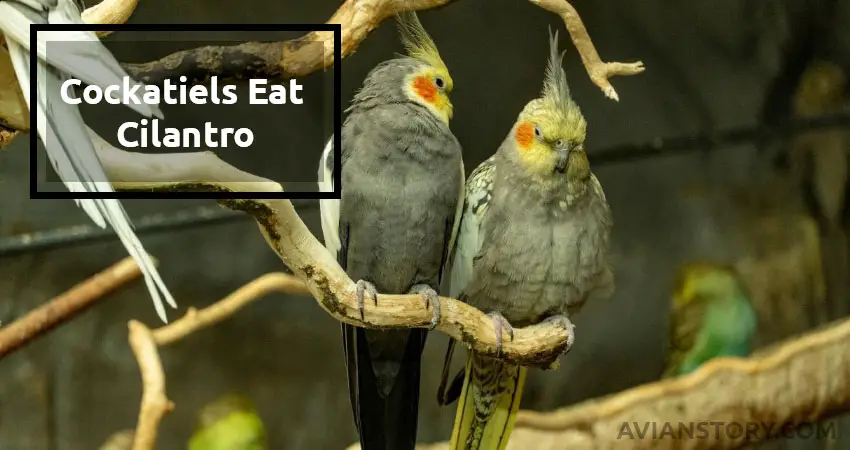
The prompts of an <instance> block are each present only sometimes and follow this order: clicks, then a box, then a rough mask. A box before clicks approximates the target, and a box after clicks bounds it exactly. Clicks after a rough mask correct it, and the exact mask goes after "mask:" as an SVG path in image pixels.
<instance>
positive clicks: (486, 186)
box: [449, 156, 496, 298]
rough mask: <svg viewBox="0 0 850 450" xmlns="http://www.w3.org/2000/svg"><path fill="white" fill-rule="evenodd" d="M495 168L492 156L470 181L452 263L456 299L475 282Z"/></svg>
mask: <svg viewBox="0 0 850 450" xmlns="http://www.w3.org/2000/svg"><path fill="white" fill-rule="evenodd" d="M495 170H496V166H495V165H494V156H491V157H490V158H488V159H487V160H486V161H484V162H482V163H481V164H480V165H479V166H478V167H476V168H475V170H473V171H472V174H470V175H469V180H468V181H467V182H466V189H465V199H464V202H463V216H462V218H461V220H460V229H459V231H458V234H457V243H456V245H455V247H454V252H453V256H452V262H451V285H450V289H449V295H450V296H451V297H453V298H458V296H459V295H460V294H461V293H462V292H463V290H464V289H465V288H466V286H467V285H468V284H469V282H470V281H472V275H473V263H474V260H475V256H476V255H477V254H478V252H479V251H480V250H481V237H482V236H481V233H480V231H481V223H482V221H483V219H484V217H485V215H486V214H487V210H488V207H489V205H490V198H491V196H492V193H493V177H494V175H495Z"/></svg>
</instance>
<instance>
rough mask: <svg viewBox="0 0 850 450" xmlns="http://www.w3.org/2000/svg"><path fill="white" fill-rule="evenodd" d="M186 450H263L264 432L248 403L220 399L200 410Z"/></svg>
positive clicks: (238, 398) (234, 397)
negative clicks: (196, 425) (196, 424)
mask: <svg viewBox="0 0 850 450" xmlns="http://www.w3.org/2000/svg"><path fill="white" fill-rule="evenodd" d="M189 450H266V430H265V427H264V426H263V421H262V419H260V416H259V415H258V414H257V410H256V409H255V408H254V405H253V404H252V403H251V401H250V400H248V399H246V398H244V397H241V396H238V395H227V396H223V397H220V398H218V399H216V400H215V401H213V402H211V403H208V404H206V405H204V407H203V408H201V411H200V413H199V414H198V429H197V430H196V431H195V434H193V435H192V438H191V440H190V441H189Z"/></svg>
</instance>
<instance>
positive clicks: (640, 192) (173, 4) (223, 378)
mask: <svg viewBox="0 0 850 450" xmlns="http://www.w3.org/2000/svg"><path fill="white" fill-rule="evenodd" d="M339 4H340V3H339V1H331V0H309V1H308V0H299V1H296V0H287V1H267V0H242V1H240V2H236V3H234V2H230V1H225V0H206V1H203V2H202V1H197V0H143V1H142V2H141V3H140V5H139V7H138V9H137V10H136V12H135V14H134V15H133V16H132V18H131V20H130V23H136V24H143V23H175V24H178V23H246V24H248V23H258V22H259V23H319V22H324V21H325V20H327V19H328V18H329V17H330V16H331V15H332V14H333V12H334V11H335V9H336V8H337V7H338V6H339ZM89 6H91V2H89ZM575 7H576V8H577V9H578V11H579V13H580V14H581V16H582V18H583V20H584V23H585V25H586V26H587V29H588V31H589V33H590V36H591V38H592V39H593V41H594V43H595V45H596V48H597V50H598V51H599V53H600V55H601V57H602V58H603V59H604V60H606V61H622V62H630V61H637V60H642V61H643V62H644V64H645V66H646V72H644V73H643V74H640V75H637V76H633V77H619V78H614V79H612V82H613V84H614V86H615V88H616V89H617V92H618V93H619V96H620V99H621V100H620V102H619V103H616V102H613V101H611V100H608V99H606V98H605V97H604V96H603V95H602V93H601V91H600V90H599V89H598V88H597V87H596V86H594V85H593V84H592V83H591V82H590V80H589V78H588V76H587V74H586V72H585V69H584V67H582V65H581V61H580V59H579V57H578V55H577V53H576V50H575V48H574V47H573V46H572V44H571V43H570V42H569V40H568V37H567V34H566V32H565V27H564V25H563V23H562V22H561V21H560V20H559V19H558V18H557V17H556V16H554V15H552V14H550V13H548V12H546V11H544V10H542V9H540V8H538V7H536V6H534V5H532V4H531V3H529V2H526V1H522V0H463V1H457V2H453V3H452V4H450V5H449V6H447V7H445V8H442V9H439V10H434V11H425V12H422V13H420V17H421V19H422V22H423V23H424V25H425V27H426V28H427V29H428V31H429V32H430V33H431V34H432V36H433V37H434V39H435V41H436V43H437V45H438V47H439V48H440V51H441V53H442V55H443V58H444V60H445V61H446V63H447V65H448V67H449V68H450V70H451V73H452V75H453V78H454V81H455V86H456V87H455V90H454V92H453V95H452V99H453V103H454V105H455V119H454V121H453V123H452V129H453V130H454V132H455V134H456V135H457V136H458V139H459V140H460V142H461V144H462V145H463V147H464V159H465V164H466V167H467V171H471V170H472V168H473V167H475V166H476V165H477V164H478V163H480V162H481V161H482V160H484V159H485V158H486V157H488V156H489V155H491V154H492V153H493V152H494V151H495V149H496V148H497V147H498V145H499V143H500V142H501V141H502V140H503V139H504V137H505V136H506V134H507V132H508V130H509V128H510V126H511V125H512V124H513V122H514V120H515V118H516V116H517V114H518V113H519V111H520V109H521V108H522V106H523V105H524V104H525V103H526V102H527V101H528V100H530V99H531V98H533V97H535V96H536V95H537V94H538V92H539V90H540V86H541V81H542V78H543V70H544V66H545V60H546V55H547V52H548V48H547V41H546V38H547V27H553V28H554V29H558V30H561V32H560V36H561V38H560V39H561V47H562V48H566V49H567V56H566V58H565V68H566V70H567V73H568V75H569V79H570V83H571V88H572V92H573V96H574V98H575V100H576V101H577V102H578V104H579V105H580V106H581V108H582V110H583V112H584V115H585V117H586V118H587V121H588V151H589V154H590V159H591V164H592V166H593V169H594V171H595V173H596V174H597V176H598V177H599V179H600V180H601V182H602V184H603V186H604V188H605V192H606V194H607V197H608V201H609V202H610V204H611V208H612V210H613V214H614V219H615V228H614V235H613V249H612V255H611V260H612V263H613V265H614V269H615V274H616V278H617V292H616V294H615V295H614V296H613V297H611V298H610V299H608V300H605V301H600V302H597V303H593V304H589V305H587V306H586V307H585V309H584V310H583V311H582V313H581V314H580V315H579V316H578V317H577V318H576V319H575V320H574V322H575V323H576V327H577V341H576V345H575V346H574V348H573V350H572V351H571V352H570V354H569V356H568V357H564V358H562V365H561V368H560V369H559V370H557V371H549V372H542V371H534V372H533V373H532V374H531V375H530V378H529V382H528V383H529V384H528V387H527V391H526V395H525V397H524V398H523V400H522V407H523V408H525V409H535V410H550V409H554V408H557V407H562V406H565V405H570V404H574V403H576V402H579V401H582V400H586V399H590V398H594V397H598V396H601V395H605V394H610V393H614V392H617V391H620V390H623V389H627V388H629V387H633V386H636V385H639V384H642V383H647V382H651V381H654V380H657V379H658V378H659V377H660V375H661V372H662V370H663V365H664V361H665V351H666V342H667V339H668V338H667V334H668V323H669V316H670V302H671V300H670V299H671V289H672V287H673V282H674V277H675V274H676V271H677V270H678V268H679V267H680V266H681V265H682V264H684V263H687V262H690V261H695V260H712V261H719V262H723V263H727V264H733V265H735V266H736V267H738V269H739V270H740V271H741V273H742V275H743V277H744V279H745V280H746V282H747V284H748V288H749V289H750V291H751V292H752V300H753V304H754V307H755V309H756V312H757V314H758V317H759V329H758V335H757V341H756V342H757V346H758V347H761V346H764V345H768V344H770V343H773V342H776V341H777V340H780V339H783V338H785V337H789V336H792V335H796V334H799V333H801V332H804V331H805V330H808V329H811V328H814V327H817V326H820V325H821V324H823V323H826V322H828V321H832V320H836V319H838V318H841V317H843V316H846V315H847V314H848V311H850V300H848V287H850V285H848V283H850V277H848V259H847V252H848V243H847V240H846V238H845V233H846V232H847V224H848V223H847V220H846V216H847V214H846V211H847V209H846V208H845V203H846V200H845V195H844V194H845V186H846V181H847V152H848V151H850V139H848V134H850V120H847V117H846V116H845V117H844V119H843V120H832V122H833V125H836V124H837V126H832V127H829V128H824V127H821V128H818V129H817V130H815V131H811V130H810V131H808V132H805V133H800V132H795V130H796V129H797V128H798V127H796V126H792V125H789V123H788V122H786V121H788V120H797V121H799V120H804V119H810V118H812V117H820V116H824V115H834V114H836V113H839V112H841V111H844V112H845V113H846V112H847V111H848V109H847V105H848V103H847V101H848V95H847V89H848V87H847V86H845V84H844V79H845V77H846V74H848V73H850V28H848V27H847V26H846V24H847V23H850V2H840V1H835V0H810V1H807V2H795V1H792V0H777V1H772V2H767V1H759V0H718V1H715V2H673V1H668V0H646V1H641V2H628V1H621V0H606V1H601V2H600V1H597V2H590V1H576V2H575ZM842 25H843V26H842ZM117 35H120V33H118V34H117ZM117 35H116V37H117ZM110 39H112V38H110ZM398 51H401V45H400V44H399V42H398V40H397V35H396V31H395V26H394V24H393V23H392V21H388V22H385V23H384V24H383V25H381V26H380V27H379V28H378V29H376V30H375V31H374V32H373V33H372V34H371V35H370V36H369V37H368V38H367V39H366V40H365V41H364V42H363V43H362V44H361V45H360V47H359V49H358V51H357V52H356V53H355V54H353V55H351V56H349V57H348V58H346V59H345V60H344V62H343V65H344V71H343V75H342V79H343V91H342V98H343V106H345V105H346V104H347V103H348V101H349V99H350V98H351V96H352V94H353V91H354V90H355V89H356V88H357V87H358V86H359V85H360V83H361V81H362V79H363V78H364V76H365V75H366V73H367V72H368V71H369V70H370V69H371V68H372V67H374V66H375V65H376V64H377V63H378V62H380V61H382V60H385V59H388V58H390V57H392V55H393V53H394V52H398ZM156 56H162V55H147V54H141V53H140V54H139V55H129V54H128V55H119V59H120V60H122V61H127V62H140V61H144V60H145V59H150V58H153V57H156ZM315 76H316V77H321V76H323V75H321V74H317V75H315ZM262 111H264V114H266V115H265V116H263V117H259V116H258V117H257V118H256V120H257V121H260V122H262V124H258V126H260V125H264V126H267V125H269V124H272V125H276V126H280V125H279V124H281V123H282V122H283V120H282V118H281V117H279V116H277V115H275V113H274V112H273V111H270V110H269V108H264V109H263V110H262ZM290 115H291V117H289V116H287V118H286V122H285V123H286V128H288V129H290V130H298V132H302V131H304V130H308V131H310V132H312V133H317V134H318V133H321V132H322V130H323V127H322V126H320V125H316V124H314V123H312V122H311V120H310V118H311V117H312V116H311V115H308V114H304V115H303V116H298V115H297V114H290ZM218 120H219V121H226V120H227V119H226V118H221V119H218ZM777 124H779V125H778V129H779V130H780V131H783V132H784V133H778V132H776V131H775V130H774V129H772V128H771V125H774V126H776V125H777ZM305 132H306V131H305ZM290 134H291V139H289V138H286V139H282V140H281V142H279V143H278V145H269V146H268V148H263V149H261V151H256V150H257V149H253V150H252V151H251V152H243V153H242V154H240V155H239V156H238V157H235V158H236V159H233V160H232V161H231V162H234V163H236V164H237V165H238V164H239V158H244V161H245V166H246V167H247V165H248V164H249V163H250V161H253V164H256V161H257V160H258V159H259V160H261V161H262V164H263V165H265V166H266V167H279V168H280V173H281V174H282V175H281V178H284V177H285V174H287V173H288V170H291V169H290V168H291V166H293V165H298V166H299V167H310V168H311V169H310V170H311V171H312V170H315V169H312V168H313V167H315V165H316V163H314V161H318V158H319V155H320V153H321V150H322V149H321V147H318V146H315V147H308V146H305V145H302V144H301V143H302V142H304V141H303V140H299V139H301V138H299V136H298V134H297V133H295V132H291V133H290ZM30 138H31V137H30V136H27V135H22V136H19V137H18V138H17V139H16V140H15V141H14V143H13V144H12V145H11V146H10V147H7V148H5V149H4V151H2V152H0V189H2V195H0V295H2V298H3V299H4V300H2V301H0V322H2V323H3V324H7V323H10V322H11V321H13V320H15V319H16V318H17V317H20V316H21V315H23V314H24V313H25V312H26V311H28V310H30V309H32V308H34V307H36V306H38V305H39V304H41V303H43V302H45V301H47V300H48V299H50V298H51V297H53V296H55V295H57V294H59V293H61V292H63V291H64V290H66V289H68V288H70V287H71V286H73V285H74V284H76V283H78V282H79V281H81V280H83V279H84V278H86V277H89V276H91V275H92V274H94V273H96V272H98V271H100V270H103V269H104V268H106V267H107V266H109V265H111V264H112V263H114V262H115V261H117V260H119V259H121V258H123V257H124V256H125V251H124V249H123V247H121V246H120V245H119V244H118V243H117V242H116V241H115V240H113V239H111V238H106V239H98V238H92V239H87V240H79V239H65V238H58V239H55V240H52V241H44V240H37V241H34V242H33V241H31V240H28V241H29V243H28V244H27V245H23V244H22V242H24V241H27V239H25V238H23V236H26V235H27V234H28V233H32V232H36V231H47V230H52V229H55V228H57V227H67V226H73V225H79V224H85V225H88V224H89V223H90V222H89V220H88V218H87V217H86V216H85V215H84V213H83V212H82V210H80V209H78V208H77V207H76V206H75V205H74V203H73V202H71V201H67V200H29V194H28V176H29V164H30V161H29V153H28V145H29V139H30ZM313 140H316V139H311V141H313ZM319 140H321V139H319ZM311 173H312V172H311ZM264 175H266V174H264ZM267 176H268V175H267ZM124 204H125V207H126V208H127V210H128V211H129V213H130V214H131V216H132V217H133V218H134V220H135V223H136V225H137V227H138V228H139V229H140V237H141V239H142V242H143V243H144V245H145V247H146V249H147V250H148V251H149V252H150V253H151V254H153V255H155V256H156V257H157V259H158V260H159V261H160V266H159V267H160V272H161V273H162V275H163V277H164V279H165V282H166V283H167V285H168V286H169V288H170V289H171V291H172V293H173V294H174V296H175V298H176V299H177V301H178V303H179V305H180V309H179V310H177V311H170V313H169V316H170V317H171V318H177V317H179V316H181V315H182V314H183V313H184V312H185V309H186V308H187V307H190V306H194V307H196V308H202V307H205V306H207V305H209V304H211V303H213V302H214V301H216V300H218V299H220V298H222V297H223V296H225V295H227V294H228V293H229V292H231V291H232V290H234V289H236V288H238V287H239V286H241V285H242V284H244V283H246V282H248V281H250V280H252V279H253V278H255V277H257V276H260V275H262V274H264V273H267V272H270V271H280V270H282V269H283V266H282V264H281V262H280V260H279V259H278V258H277V256H276V255H275V254H274V253H273V252H272V251H271V250H270V249H269V248H268V246H267V245H266V243H265V241H264V240H263V238H262V237H261V235H260V234H259V233H258V230H257V226H256V225H255V223H254V222H253V221H252V220H251V219H249V218H247V217H245V216H242V215H239V214H236V213H233V214H229V213H227V212H225V211H223V210H220V209H219V208H217V207H216V205H215V204H214V203H213V202H211V201H205V202H204V201H181V200H170V201H164V200H163V201H140V200H138V201H125V202H124ZM198 208H202V209H200V210H199V209H198ZM296 209H297V211H298V212H299V214H300V215H301V216H302V218H303V219H304V221H305V222H306V223H307V224H308V226H310V228H311V229H312V230H313V231H314V232H315V233H316V234H317V236H321V232H320V227H319V219H318V202H315V201H312V202H311V201H301V202H296ZM152 214H156V216H155V217H152V216H150V215H152ZM146 230H147V231H146ZM105 235H106V236H111V233H106V234H105ZM129 319H137V320H141V321H143V322H145V323H146V324H147V325H148V326H151V327H156V326H159V325H160V322H159V320H158V319H157V318H156V315H155V313H154V309H153V307H152V304H151V301H150V298H149V296H148V293H147V291H146V289H145V287H144V284H143V283H142V282H141V280H138V281H135V282H133V283H132V285H130V286H127V287H125V288H123V289H121V290H120V291H119V292H117V293H115V294H112V296H111V298H110V299H108V300H106V301H104V302H102V303H100V304H99V305H98V306H96V307H95V308H93V309H91V310H89V311H88V312H86V313H84V314H83V315H81V316H80V317H78V318H77V319H75V320H73V321H71V322H70V323H68V324H66V325H63V326H62V327H60V328H59V329H57V330H55V331H54V332H52V333H51V334H49V335H47V336H45V337H44V338H42V339H39V340H38V341H36V342H34V343H32V344H31V345H29V346H28V347H26V348H25V349H22V350H21V351H18V352H17V353H15V354H13V355H11V356H9V357H7V358H4V359H3V360H2V361H0V448H1V449H14V450H18V449H20V450H28V449H33V450H41V449H49V450H92V449H97V448H98V447H99V446H100V445H101V444H102V443H103V442H104V441H105V440H106V439H107V437H108V436H109V435H110V434H112V433H113V432H115V431H118V430H121V429H126V428H132V427H133V426H135V422H136V418H137V414H138V406H139V400H140V396H141V386H140V381H139V373H138V367H137V364H136V361H135V360H134V358H133V355H132V353H131V351H130V349H129V346H128V344H127V321H128V320H129ZM446 342H447V340H446V338H445V337H444V336H443V335H441V334H439V333H432V334H431V335H430V337H429V340H428V345H427V348H426V354H425V357H424V358H425V360H424V363H423V381H422V400H421V404H420V408H421V413H420V426H419V429H420V431H419V440H420V441H421V442H434V441H441V440H446V439H448V437H449V433H450V429H451V423H452V420H453V417H454V408H453V407H449V408H439V407H438V406H437V403H436V400H435V393H436V388H437V385H438V382H439V374H440V369H441V367H442V359H443V354H444V350H445V345H446ZM161 356H162V359H163V364H164V366H165V371H166V374H167V391H168V396H169V397H170V398H171V399H172V400H173V401H174V402H175V403H176V405H177V406H176V409H175V410H174V411H173V412H172V413H171V414H169V415H167V416H166V417H165V419H164V421H163V423H162V426H161V434H160V439H159V448H162V449H180V448H186V442H187V441H188V439H189V437H190V435H191V434H192V432H193V430H194V428H195V425H196V421H197V418H196V413H197V411H198V409H199V408H200V407H201V406H202V405H204V404H206V403H208V402H210V401H212V400H214V399H215V398H217V397H219V396H221V395H223V394H228V393H235V394H239V395H242V396H244V397H246V398H248V399H250V401H251V402H252V403H253V404H255V405H256V407H257V409H258V412H259V415H260V416H261V417H262V419H263V421H264V422H265V426H266V430H267V433H268V439H269V448H272V449H310V450H312V449H342V448H345V447H346V446H347V445H349V444H351V443H352V442H354V441H355V440H356V433H355V429H354V426H353V422H352V417H351V411H350V407H349V402H348V394H347V389H346V382H345V374H344V366H343V358H342V351H341V344H340V335H339V324H338V323H337V322H336V321H334V320H333V319H332V318H331V317H329V316H328V315H327V314H326V313H325V312H324V311H322V310H321V309H320V308H319V307H318V306H317V305H316V304H315V302H314V301H312V300H311V299H309V298H305V297H293V296H286V295H280V294H276V295H270V296H268V298H266V299H264V300H261V301H258V302H255V303H253V304H252V305H250V306H249V307H247V308H245V309H244V310H242V311H240V312H238V313H237V314H235V315H234V316H233V317H232V318H230V319H229V320H227V321H225V322H223V323H221V324H219V325H216V326H214V327H212V328H209V329H206V330H202V331H200V332H197V333H195V334H193V335H191V336H189V337H187V338H185V339H183V340H182V341H180V342H178V343H176V344H174V345H171V346H169V347H167V348H164V349H162V350H161ZM840 422H841V428H840V429H839V432H838V436H839V438H841V440H840V441H839V442H837V443H836V442H826V441H815V440H808V441H788V440H785V441H781V442H772V443H768V444H767V445H765V446H763V447H762V448H781V449H825V448H829V446H833V447H832V448H836V449H838V448H848V446H850V426H848V420H843V421H840ZM842 431H843V433H842ZM842 436H843V438H842Z"/></svg>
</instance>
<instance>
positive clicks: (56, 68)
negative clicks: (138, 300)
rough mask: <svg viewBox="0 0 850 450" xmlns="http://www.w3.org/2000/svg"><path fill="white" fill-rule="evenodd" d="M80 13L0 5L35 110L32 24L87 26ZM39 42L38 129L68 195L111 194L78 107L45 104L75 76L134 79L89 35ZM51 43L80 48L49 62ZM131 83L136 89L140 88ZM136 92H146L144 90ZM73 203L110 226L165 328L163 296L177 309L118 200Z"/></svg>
mask: <svg viewBox="0 0 850 450" xmlns="http://www.w3.org/2000/svg"><path fill="white" fill-rule="evenodd" d="M81 11H83V5H82V4H81V3H79V2H75V1H74V0H0V31H2V33H3V34H4V35H5V37H6V42H7V44H8V47H9V55H10V57H11V59H12V66H13V67H14V70H15V74H16V75H17V78H18V82H19V84H20V86H21V91H22V92H23V95H24V98H25V100H26V102H27V106H28V107H29V108H30V109H32V101H31V99H30V77H31V74H30V51H31V50H32V49H30V24H33V23H37V24H78V25H82V24H84V22H83V20H82V17H81ZM36 38H37V42H36V48H35V52H36V54H37V55H38V63H37V64H38V65H37V73H36V80H37V82H38V83H39V84H38V89H37V92H36V93H37V97H38V98H36V99H35V100H36V101H35V108H36V118H37V122H36V123H37V129H38V135H39V137H40V138H41V141H42V142H43V143H44V147H45V149H46V150H47V156H48V159H49V160H50V162H51V163H52V164H53V167H54V168H55V169H56V173H57V174H58V175H59V177H60V178H61V179H62V181H63V182H64V184H65V186H67V187H68V190H70V191H71V192H104V193H106V192H114V191H113V189H112V185H111V184H110V183H109V182H108V181H107V177H106V174H104V171H103V167H102V166H101V164H100V160H99V159H98V157H97V154H96V153H95V150H94V147H93V144H92V141H91V137H90V136H89V134H88V133H89V131H88V127H86V124H85V122H83V118H82V116H81V115H80V111H79V109H78V108H77V106H75V105H69V104H67V103H65V102H64V101H61V100H58V97H55V98H53V99H51V101H49V102H48V98H47V92H50V91H52V92H53V93H58V92H59V89H60V86H61V85H62V83H63V82H64V81H65V80H67V79H68V78H70V77H74V78H77V79H80V80H82V81H83V82H84V83H86V84H89V85H96V86H99V87H101V88H105V87H106V86H110V85H118V86H123V84H122V81H123V78H124V77H128V78H129V75H127V73H126V72H125V71H124V69H122V68H121V65H120V64H119V63H118V61H116V60H115V58H114V57H113V56H112V54H111V53H109V50H107V49H106V47H104V46H103V45H102V44H101V43H100V41H99V40H98V38H97V36H96V35H95V34H94V33H93V32H91V31H65V30H62V31H39V32H38V33H37V35H36ZM48 41H53V42H79V44H76V45H71V44H67V45H64V46H59V45H57V47H58V48H55V49H54V48H51V52H50V54H49V55H48V54H47V42H48ZM69 75H70V76H69ZM130 81H131V83H130V84H131V86H135V85H142V84H141V83H138V82H136V81H133V80H130ZM138 91H139V92H144V88H141V89H139V90H138ZM117 94H118V95H121V94H122V92H121V91H119V92H118V93H117ZM71 95H73V93H71ZM127 106H129V107H130V108H132V109H133V110H135V111H137V112H138V113H140V114H142V115H144V116H145V117H151V116H156V117H158V118H160V119H161V118H162V117H163V116H162V112H161V111H160V110H159V108H158V107H157V106H155V105H148V104H145V103H144V102H140V103H139V104H133V103H132V102H131V103H129V104H128V105H127ZM75 201H76V202H77V205H79V206H80V207H81V208H83V210H84V211H85V212H86V214H88V216H89V217H90V218H91V219H92V220H93V221H94V223H96V224H97V225H98V226H100V227H101V228H106V224H107V223H108V224H109V225H110V226H111V227H112V229H113V230H115V233H116V234H117V235H118V238H119V239H120V240H121V243H122V244H124V247H125V248H126V249H127V251H128V252H129V253H130V255H131V256H132V257H133V259H134V260H135V261H136V263H137V264H138V265H139V267H140V268H141V271H142V274H144V278H145V283H146V284H147V287H148V291H149V292H150V294H151V297H152V298H153V302H154V307H155V308H156V312H157V314H158V315H159V317H160V319H162V320H163V322H167V318H166V315H165V307H164V306H163V301H162V299H163V297H164V298H165V301H167V302H168V304H169V305H171V307H173V308H176V307H177V304H176V303H175V302H174V298H173V297H172V296H171V293H170V292H169V291H168V289H167V288H166V287H165V283H163V281H162V278H161V277H160V276H159V272H157V270H156V267H155V265H154V263H153V260H152V259H151V257H150V256H149V255H148V254H147V252H145V250H144V248H143V247H142V244H141V242H139V238H138V237H137V236H136V233H135V232H134V231H133V226H132V225H131V224H130V220H129V217H128V216H127V213H126V212H125V211H124V207H123V206H121V202H120V201H118V200H115V199H80V200H75Z"/></svg>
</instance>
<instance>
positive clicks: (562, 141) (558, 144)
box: [555, 139, 564, 148]
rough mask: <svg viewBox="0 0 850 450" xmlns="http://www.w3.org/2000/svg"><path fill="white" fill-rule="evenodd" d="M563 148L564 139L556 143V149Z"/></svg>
mask: <svg viewBox="0 0 850 450" xmlns="http://www.w3.org/2000/svg"><path fill="white" fill-rule="evenodd" d="M563 146H564V140H563V139H558V140H557V141H556V142H555V147H558V148H560V147H563Z"/></svg>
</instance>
